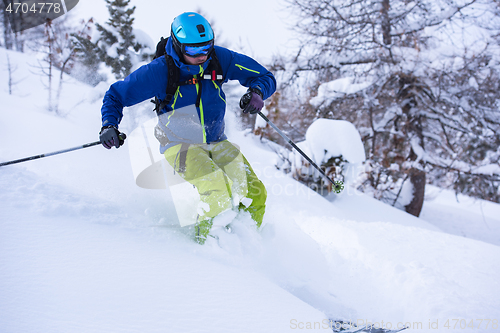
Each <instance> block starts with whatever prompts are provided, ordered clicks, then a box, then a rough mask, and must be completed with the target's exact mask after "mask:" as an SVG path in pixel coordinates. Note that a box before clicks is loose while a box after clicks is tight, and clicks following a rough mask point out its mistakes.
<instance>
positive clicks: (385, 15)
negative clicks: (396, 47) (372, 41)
mask: <svg viewBox="0 0 500 333" xmlns="http://www.w3.org/2000/svg"><path fill="white" fill-rule="evenodd" d="M390 8H391V5H390V3H389V0H382V9H381V13H382V34H383V39H384V44H385V45H391V43H392V38H391V20H390V18H389V9H390Z"/></svg>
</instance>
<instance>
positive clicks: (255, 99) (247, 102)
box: [240, 89, 264, 114]
mask: <svg viewBox="0 0 500 333" xmlns="http://www.w3.org/2000/svg"><path fill="white" fill-rule="evenodd" d="M263 107H264V101H263V100H262V93H261V92H260V91H259V90H258V89H249V90H248V91H247V92H246V94H245V95H243V96H242V97H241V99H240V108H241V109H243V113H250V114H255V113H258V112H260V110H262V108H263Z"/></svg>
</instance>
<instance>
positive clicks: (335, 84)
mask: <svg viewBox="0 0 500 333" xmlns="http://www.w3.org/2000/svg"><path fill="white" fill-rule="evenodd" d="M370 84H371V83H370V82H362V83H355V82H354V78H353V77H345V78H341V79H336V80H333V81H330V82H327V83H323V84H321V85H320V86H319V88H318V95H317V96H315V97H313V98H311V100H310V101H309V102H310V103H311V105H313V106H316V107H319V106H321V105H323V104H326V105H328V104H331V103H332V102H333V101H334V100H335V99H337V98H341V97H344V96H345V95H349V94H354V93H356V92H358V91H361V90H363V89H365V88H367V87H368V86H370Z"/></svg>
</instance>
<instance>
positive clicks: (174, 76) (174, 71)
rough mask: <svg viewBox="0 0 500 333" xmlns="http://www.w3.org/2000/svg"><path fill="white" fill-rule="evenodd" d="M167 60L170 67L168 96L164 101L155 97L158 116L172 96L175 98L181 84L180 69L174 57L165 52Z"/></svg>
mask: <svg viewBox="0 0 500 333" xmlns="http://www.w3.org/2000/svg"><path fill="white" fill-rule="evenodd" d="M165 60H166V62H167V68H168V77H167V89H166V96H165V98H164V99H163V100H162V101H160V100H159V99H158V98H157V97H155V99H154V103H155V111H156V114H157V115H158V116H159V115H161V110H163V108H165V106H167V105H168V103H170V101H171V100H172V98H174V95H175V92H176V91H177V87H179V85H180V84H179V77H180V70H179V68H178V67H177V66H176V65H175V62H174V59H172V57H171V56H169V55H168V54H166V53H165Z"/></svg>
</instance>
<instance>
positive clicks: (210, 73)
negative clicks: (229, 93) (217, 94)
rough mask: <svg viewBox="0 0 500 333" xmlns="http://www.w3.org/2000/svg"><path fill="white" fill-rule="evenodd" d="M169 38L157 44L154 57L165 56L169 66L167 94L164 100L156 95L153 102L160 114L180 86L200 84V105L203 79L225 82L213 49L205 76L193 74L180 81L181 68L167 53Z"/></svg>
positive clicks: (198, 104)
mask: <svg viewBox="0 0 500 333" xmlns="http://www.w3.org/2000/svg"><path fill="white" fill-rule="evenodd" d="M167 41H168V38H163V37H162V38H161V39H160V41H159V42H158V44H157V45H156V53H155V56H154V58H153V60H154V59H156V58H159V57H161V56H165V60H166V61H167V67H168V79H167V89H166V93H167V96H166V97H165V99H164V100H162V101H160V100H159V99H158V97H155V99H154V100H152V101H151V102H153V103H154V104H155V109H154V110H155V111H156V114H157V115H158V116H159V115H160V114H161V113H162V110H163V108H164V107H165V106H167V104H168V103H170V101H171V100H172V98H173V97H174V95H175V92H176V91H177V88H178V87H179V86H183V85H187V84H196V83H198V84H199V85H200V88H199V89H198V96H197V99H196V106H197V107H199V106H200V99H201V82H202V80H213V81H216V82H217V83H219V85H220V84H222V82H224V76H223V72H222V67H221V65H220V63H219V59H217V55H216V54H215V50H214V51H212V54H211V57H212V59H211V60H210V63H209V64H208V67H207V69H206V70H205V72H204V73H203V77H198V75H195V76H193V77H192V78H191V79H189V80H186V81H184V82H179V77H180V69H179V67H177V66H176V65H175V62H174V59H172V57H171V56H170V55H168V54H166V53H165V46H166V45H167Z"/></svg>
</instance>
